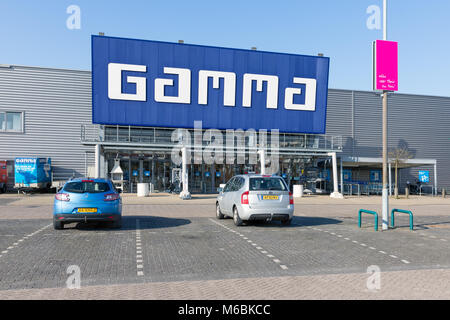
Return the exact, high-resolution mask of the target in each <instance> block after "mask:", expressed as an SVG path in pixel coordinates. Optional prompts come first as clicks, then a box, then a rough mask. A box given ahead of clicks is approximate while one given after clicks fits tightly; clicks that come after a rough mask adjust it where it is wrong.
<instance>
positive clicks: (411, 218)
mask: <svg viewBox="0 0 450 320" xmlns="http://www.w3.org/2000/svg"><path fill="white" fill-rule="evenodd" d="M395 212H400V213H407V214H409V230H412V229H413V227H414V224H413V219H414V217H413V213H412V211H410V210H402V209H392V211H391V228H394V226H395V220H394V217H395V215H394V213H395Z"/></svg>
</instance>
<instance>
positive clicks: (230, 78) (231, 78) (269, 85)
mask: <svg viewBox="0 0 450 320" xmlns="http://www.w3.org/2000/svg"><path fill="white" fill-rule="evenodd" d="M123 71H135V72H147V67H146V66H145V65H134V64H122V63H109V64H108V97H109V98H110V99H112V100H131V101H146V100H147V88H146V86H147V82H146V78H145V77H136V76H127V82H128V83H134V84H136V93H123V92H122V72H123ZM163 71H164V74H173V75H177V76H178V94H177V95H176V96H167V95H166V94H165V87H166V86H174V80H173V79H166V78H156V79H155V87H154V92H155V98H154V99H155V101H156V102H166V103H181V104H190V103H191V70H189V69H184V68H170V67H164V69H163ZM198 78H199V80H198V81H199V83H198V104H200V105H207V104H208V82H209V78H212V87H213V89H219V87H220V79H223V105H224V106H229V107H234V106H236V74H235V73H234V72H225V71H212V70H200V71H199V73H198ZM254 81H255V82H256V91H257V92H262V91H263V83H264V82H265V83H266V95H267V99H266V108H267V109H277V108H278V85H279V79H278V77H277V76H274V75H264V74H253V73H245V74H244V75H243V84H242V85H243V88H242V106H243V107H245V108H250V107H251V106H252V93H253V82H254ZM292 82H293V83H295V84H304V85H305V92H302V89H301V88H285V91H284V108H285V109H288V110H297V111H315V109H316V92H317V80H316V79H313V78H299V77H293V78H292ZM301 94H304V95H305V102H304V103H303V104H299V103H294V96H295V95H301Z"/></svg>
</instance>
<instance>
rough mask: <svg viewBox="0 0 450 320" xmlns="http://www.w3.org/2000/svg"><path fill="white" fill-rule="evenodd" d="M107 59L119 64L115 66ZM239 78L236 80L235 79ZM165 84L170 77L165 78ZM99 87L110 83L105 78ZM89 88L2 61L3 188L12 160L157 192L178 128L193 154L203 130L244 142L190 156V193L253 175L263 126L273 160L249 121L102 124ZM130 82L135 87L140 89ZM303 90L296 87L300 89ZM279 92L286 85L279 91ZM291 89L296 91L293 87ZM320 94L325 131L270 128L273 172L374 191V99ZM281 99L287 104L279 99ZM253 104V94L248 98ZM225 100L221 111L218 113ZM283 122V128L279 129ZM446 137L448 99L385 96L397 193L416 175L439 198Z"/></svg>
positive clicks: (206, 144)
mask: <svg viewBox="0 0 450 320" xmlns="http://www.w3.org/2000/svg"><path fill="white" fill-rule="evenodd" d="M95 38H100V37H95ZM105 38H107V39H109V38H108V37H105ZM112 39H114V38H112ZM100 40H102V39H100ZM171 45H175V46H187V45H182V44H171ZM194 47H201V46H194ZM182 50H184V49H182ZM240 51H242V52H243V53H244V54H256V53H259V52H254V51H253V52H252V51H251V50H240ZM97 52H98V51H97ZM262 54H263V55H264V53H262ZM320 58H322V57H320ZM114 62H121V63H123V62H122V61H114ZM128 63H130V62H128ZM136 65H137V63H136ZM95 72H97V73H95ZM134 72H135V73H130V76H131V78H133V76H134V77H135V78H136V77H137V75H139V73H138V72H139V71H134ZM254 72H255V74H256V73H257V72H256V71H254ZM193 73H194V72H193ZM236 73H237V78H238V79H239V77H240V74H239V72H236ZM94 74H95V75H98V74H99V73H98V70H97V71H94ZM149 74H150V75H149V77H148V78H147V81H148V82H149V83H150V81H152V82H153V81H155V80H158V79H159V80H160V81H162V85H164V79H163V78H162V77H161V75H163V74H164V73H163V72H162V71H161V72H160V73H159V74H156V73H155V74H152V73H151V71H150V68H149ZM297 76H298V75H297ZM326 76H327V77H328V75H326ZM158 77H160V78H158ZM94 78H95V76H94ZM123 78H126V77H123ZM168 78H169V79H174V78H172V77H171V76H169V77H168ZM195 79H197V78H195ZM195 79H193V80H195ZM280 79H281V80H280V87H282V84H283V80H282V78H281V76H280ZM131 80H132V79H131ZM166 80H167V79H166ZM253 80H255V79H253ZM209 81H210V82H209V86H210V87H209V88H210V92H212V91H213V90H212V88H216V87H217V86H216V84H215V83H213V81H215V80H214V79H209ZM224 81H225V80H222V79H220V81H219V80H217V82H218V83H220V85H223V84H224ZM255 81H257V79H256V80H255ZM102 82H103V85H105V86H107V83H108V80H107V79H104V80H102ZM128 82H130V80H128ZM194 82H195V81H192V84H191V85H192V86H193V87H192V88H191V91H192V92H198V90H199V87H198V86H197V85H195V84H194ZM92 83H94V86H96V85H97V84H96V83H98V82H95V79H94V82H93V79H92V73H91V71H78V70H61V69H52V68H40V67H28V66H12V65H0V160H8V170H9V176H10V181H9V186H10V187H11V186H12V184H13V178H12V179H11V177H12V172H13V171H12V166H13V163H14V159H15V157H21V156H37V157H50V158H51V159H52V166H53V179H54V180H66V179H68V178H70V177H72V176H94V175H99V176H104V177H112V176H111V172H112V171H113V169H114V167H115V165H117V164H118V165H119V166H120V171H122V175H123V180H124V189H125V191H128V192H136V184H137V183H139V182H149V183H152V185H153V188H154V190H155V191H165V190H168V189H169V188H170V187H171V184H172V183H173V182H175V180H177V179H179V178H180V177H179V175H180V165H179V164H175V163H174V162H173V159H172V157H173V155H172V152H173V150H174V148H176V147H177V146H179V141H174V139H173V137H174V132H175V131H176V130H177V128H187V130H188V131H189V132H190V135H191V138H192V140H191V141H193V142H194V143H193V144H192V149H194V148H195V146H197V147H200V148H202V149H203V150H208V148H211V145H210V143H211V142H213V141H215V139H212V138H211V139H208V134H211V132H210V131H208V130H210V129H213V128H216V127H217V131H219V132H222V134H223V137H224V139H223V141H222V145H223V147H224V150H227V149H226V148H227V145H226V141H225V140H226V139H225V137H226V129H233V130H234V133H235V134H236V135H238V133H239V134H240V132H239V131H236V130H237V129H239V128H243V129H244V130H243V131H244V133H243V142H244V146H243V147H242V145H240V146H239V144H238V142H237V144H236V145H235V144H233V147H232V148H233V153H234V154H235V157H234V161H233V163H229V162H226V161H224V162H222V163H207V161H204V159H203V160H201V161H198V159H197V162H196V163H194V162H195V161H194V160H195V159H194V157H195V156H194V154H193V155H192V162H191V163H190V164H189V165H188V177H189V179H188V180H189V190H190V192H192V193H200V192H201V193H209V192H215V190H216V188H217V187H218V186H219V184H221V183H224V182H226V181H227V180H228V179H229V178H230V177H231V176H232V175H234V174H237V173H243V172H249V171H256V172H260V171H261V166H260V161H259V160H260V158H259V156H257V157H256V159H257V161H256V162H255V161H254V159H255V155H256V153H257V152H258V151H259V149H260V147H259V144H258V143H259V141H261V139H260V135H261V133H260V131H259V130H260V129H268V132H267V146H268V147H269V148H267V149H266V151H267V154H266V157H267V158H268V159H269V158H270V157H271V149H270V147H271V146H272V145H271V143H272V140H271V136H270V133H271V132H270V129H271V127H269V126H264V125H261V126H259V127H258V126H257V125H255V126H253V128H254V129H255V130H254V132H253V131H251V130H250V131H249V128H251V127H250V126H247V127H245V126H243V125H242V124H243V123H239V124H237V125H233V126H223V125H222V124H223V123H222V124H221V123H220V122H219V123H217V124H219V125H217V126H212V125H210V124H209V123H208V121H203V127H202V129H198V128H197V129H196V128H194V123H193V122H194V121H193V120H201V119H198V118H197V119H196V118H195V115H194V116H192V117H194V118H192V117H190V116H189V114H187V113H185V114H184V115H183V117H180V118H178V119H182V118H183V119H184V118H186V119H188V120H189V121H190V122H189V123H192V124H191V125H183V124H182V123H170V121H172V120H171V119H174V118H173V117H174V116H173V115H172V116H171V117H169V118H166V119H165V121H166V124H168V125H167V126H164V124H161V123H158V124H157V125H142V123H139V121H138V120H140V119H144V120H145V119H147V120H148V119H149V118H152V115H151V114H150V115H142V114H141V115H140V116H139V118H140V119H136V118H133V119H131V120H130V119H128V120H130V121H128V123H126V121H125V120H127V119H126V114H125V115H124V113H123V112H121V111H120V110H119V109H117V110H116V111H114V112H115V117H117V118H115V119H113V118H108V117H109V115H107V116H106V118H105V114H103V115H101V114H98V113H97V114H95V112H97V111H99V110H100V111H101V110H102V109H99V108H97V109H95V108H94V111H93V102H94V105H95V104H96V103H98V102H95V99H98V96H97V95H96V92H95V88H93V87H92ZM155 83H156V82H155ZM207 83H208V82H207ZM237 83H239V82H237ZM122 85H123V86H124V87H123V90H124V91H125V90H128V89H127V88H126V80H125V79H122ZM135 85H136V86H138V84H135ZM302 85H303V84H302ZM302 85H301V86H300V87H301V89H303V90H305V91H306V89H305V87H304V86H302ZM237 87H239V85H237ZM285 88H286V86H284V87H283V88H282V89H280V90H284V89H285ZM93 89H94V90H93ZM254 89H256V90H254V91H253V92H254V93H255V96H256V91H259V90H257V89H258V88H254ZM263 89H264V90H266V89H267V91H269V89H270V88H268V84H264V86H263ZM291 89H295V85H294V86H293V88H291ZM326 89H327V91H326V97H325V106H324V107H325V108H324V109H323V110H324V111H325V110H326V114H324V115H323V119H324V127H323V130H322V129H321V128H319V127H320V123H319V122H320V121H316V120H311V118H310V119H309V120H310V121H309V123H312V122H314V123H316V124H317V126H316V127H315V128H308V129H307V130H304V132H309V133H303V132H301V131H302V129H303V128H301V127H296V128H294V129H295V130H289V125H291V124H290V122H289V121H290V119H287V120H286V119H285V120H284V122H283V123H281V125H277V126H276V127H277V128H281V129H283V130H280V133H279V135H278V143H277V148H278V151H279V153H278V164H279V166H278V171H277V173H279V174H281V175H283V176H284V177H285V179H286V181H287V182H288V183H289V184H290V185H293V184H298V183H303V184H305V187H306V188H307V189H310V190H311V191H313V192H318V193H320V192H333V191H334V182H335V180H336V182H337V185H338V186H339V191H340V192H344V193H350V192H351V193H358V192H359V193H362V194H364V193H367V192H369V193H371V194H373V193H378V192H379V190H380V189H381V174H380V172H381V97H380V94H379V93H375V92H365V91H352V90H337V89H328V88H326ZM132 90H133V89H132ZM132 90H131V91H132ZM134 90H136V89H134ZM239 90H241V93H239V92H240V91H239ZM242 90H244V89H243V88H240V89H239V88H237V91H236V92H237V93H236V101H238V102H237V103H236V106H235V107H234V108H236V110H237V109H238V108H241V109H243V108H242V106H239V103H240V101H243V100H245V99H243V94H242ZM286 90H287V91H285V95H287V93H288V92H289V90H290V89H289V88H286ZM93 91H94V98H93ZM218 91H220V90H218ZM224 91H225V90H224ZM105 92H106V91H105ZM120 92H121V91H120ZM294 93H295V92H294ZM294 93H293V94H294ZM151 94H153V93H148V95H149V99H150V98H153V96H150V95H151ZM166 94H167V95H170V93H166V91H164V89H163V91H162V93H161V95H160V98H161V96H162V97H164V96H165V95H166ZM210 94H213V93H210ZM198 96H200V94H198ZM155 97H156V95H155ZM206 97H207V100H209V101H212V100H214V101H219V102H221V103H222V102H223V104H225V102H226V97H227V95H226V94H225V93H223V94H222V93H219V94H217V95H216V96H214V95H209V94H208V93H206ZM196 98H197V96H194V95H193V97H192V101H195V100H196ZM260 98H261V97H259V96H258V97H257V98H256V99H257V100H253V103H254V106H256V105H259V104H258V103H260V102H261V103H260V104H262V105H263V108H264V109H265V110H269V111H271V110H270V106H269V105H268V103H269V102H267V101H269V100H270V99H269V97H268V96H267V97H266V96H264V99H263V100H258V99H260ZM155 99H156V98H155ZM254 99H255V98H254ZM261 99H262V98H261ZM119 100H120V99H119ZM279 100H280V99H279ZM228 101H230V100H228ZM255 101H256V102H255ZM282 101H285V102H286V99H283V100H282ZM119 102H120V101H119ZM157 102H158V101H157ZM251 102H252V98H250V103H251ZM293 102H294V103H292V104H294V105H295V103H297V104H302V105H306V106H307V104H308V101H305V100H304V101H301V102H298V101H295V100H293ZM127 103H129V102H127ZM214 103H216V102H214ZM280 103H281V102H280V101H279V104H280ZM223 104H222V107H224V106H223ZM243 104H245V101H243ZM130 105H131V104H128V105H126V107H130ZM209 107H210V106H209V105H208V106H205V108H209ZM244 107H245V106H244ZM130 108H133V107H130ZM227 108H233V107H232V106H228V107H227ZM211 109H212V108H210V109H209V110H211ZM96 110H97V111H96ZM181 110H182V109H181ZM288 111H290V110H288ZM177 112H178V111H177ZM179 112H181V113H183V112H186V111H179ZM280 112H281V110H280ZM304 112H305V111H304ZM93 113H94V114H93ZM137 114H139V112H137ZM325 115H326V122H325ZM99 117H100V118H101V117H103V118H104V119H103V120H105V119H106V120H108V119H109V120H110V123H108V121H109V120H108V121H96V120H98V119H99ZM121 117H122V118H121ZM123 117H125V118H123ZM146 117H147V118H146ZM164 117H165V115H163V114H162V115H161V114H160V115H158V118H164ZM220 117H224V119H225V120H226V117H227V116H226V115H225V116H223V115H221V114H219V113H217V112H216V113H215V115H213V116H211V119H213V118H214V119H215V118H220ZM154 118H156V117H153V119H154ZM230 119H231V118H230ZM281 119H283V118H282V117H281ZM93 120H94V122H95V123H93ZM203 120H205V119H203ZM206 120H208V119H206ZM292 121H296V120H295V119H294V120H292ZM205 124H206V125H205ZM252 124H257V123H252ZM245 125H247V124H245ZM283 125H287V127H285V128H283ZM301 125H307V124H301ZM317 128H319V129H317ZM199 132H200V135H199V136H200V140H198V141H200V145H199V144H198V143H197V144H195V136H196V134H197V135H198V133H199ZM449 137H450V97H434V96H423V95H410V94H397V93H395V94H391V95H390V96H389V140H388V143H389V149H390V150H392V149H395V148H402V149H406V150H407V151H408V153H409V155H410V158H409V159H401V161H400V163H399V168H400V169H399V189H400V192H402V191H403V190H404V187H405V186H406V183H407V182H408V181H409V182H411V183H413V184H414V183H415V181H416V179H418V178H419V173H420V174H421V175H422V176H423V175H425V176H426V177H427V178H428V182H424V183H423V184H422V185H423V186H424V187H422V191H423V192H424V193H432V192H434V193H436V192H440V190H441V189H442V188H445V189H447V190H450V170H448V167H449V165H450V138H449ZM237 140H238V139H237ZM237 140H233V141H237ZM198 141H197V142H198ZM228 150H229V149H228ZM241 153H243V155H242V156H243V158H241V160H242V159H244V161H240V162H239V161H238V157H239V155H240V154H241ZM333 155H336V157H337V161H336V163H337V166H336V165H335V166H334V168H335V173H336V171H337V175H336V177H335V179H334V178H333V161H332V160H333ZM252 159H253V161H252ZM242 162H243V163H242ZM337 169H339V170H337ZM394 175H395V174H394V163H393V161H392V159H391V179H390V180H391V184H393V183H394ZM423 181H427V180H426V179H424V180H423Z"/></svg>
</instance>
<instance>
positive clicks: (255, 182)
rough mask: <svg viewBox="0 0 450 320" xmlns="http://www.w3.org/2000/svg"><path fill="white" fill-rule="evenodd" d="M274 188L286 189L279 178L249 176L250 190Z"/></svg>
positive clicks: (277, 189)
mask: <svg viewBox="0 0 450 320" xmlns="http://www.w3.org/2000/svg"><path fill="white" fill-rule="evenodd" d="M261 190H276V191H286V190H287V188H286V185H285V184H284V181H283V180H282V179H281V178H272V177H261V178H250V191H261Z"/></svg>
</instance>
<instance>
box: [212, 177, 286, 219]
mask: <svg viewBox="0 0 450 320" xmlns="http://www.w3.org/2000/svg"><path fill="white" fill-rule="evenodd" d="M218 191H219V195H218V196H217V201H216V217H217V218H218V219H224V218H225V217H226V216H228V217H232V218H233V220H234V223H235V225H237V226H240V225H242V224H243V223H244V222H245V221H251V220H265V221H271V220H279V221H281V223H282V224H283V225H289V224H290V223H291V221H292V216H293V214H294V198H293V196H292V193H291V192H289V189H288V187H287V185H286V182H285V181H284V179H283V178H281V177H280V176H275V175H261V174H245V175H237V176H234V177H233V178H231V179H230V180H229V181H228V182H227V184H226V185H225V187H224V188H223V189H222V188H218Z"/></svg>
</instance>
